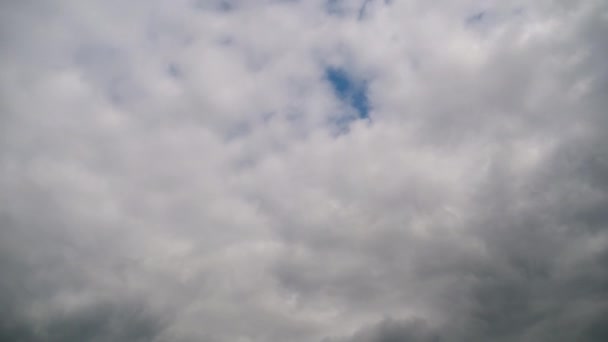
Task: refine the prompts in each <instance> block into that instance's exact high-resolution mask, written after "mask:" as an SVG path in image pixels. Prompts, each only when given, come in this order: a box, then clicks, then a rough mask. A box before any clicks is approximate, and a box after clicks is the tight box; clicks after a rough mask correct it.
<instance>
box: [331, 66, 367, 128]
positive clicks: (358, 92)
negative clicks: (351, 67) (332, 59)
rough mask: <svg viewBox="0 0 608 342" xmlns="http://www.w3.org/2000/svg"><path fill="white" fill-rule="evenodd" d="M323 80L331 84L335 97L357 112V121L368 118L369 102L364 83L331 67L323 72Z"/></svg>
mask: <svg viewBox="0 0 608 342" xmlns="http://www.w3.org/2000/svg"><path fill="white" fill-rule="evenodd" d="M325 78H326V79H327V81H328V82H329V83H330V84H331V86H332V88H333V90H334V93H335V95H336V96H337V97H338V98H339V99H340V100H341V101H342V102H345V103H346V104H348V105H349V106H351V107H352V108H354V109H355V110H356V111H357V114H358V118H359V119H368V118H369V100H368V98H367V83H366V82H365V81H362V80H357V79H355V78H354V77H353V76H352V75H349V74H348V73H347V72H346V71H345V70H343V69H340V68H333V67H329V68H327V69H326V70H325Z"/></svg>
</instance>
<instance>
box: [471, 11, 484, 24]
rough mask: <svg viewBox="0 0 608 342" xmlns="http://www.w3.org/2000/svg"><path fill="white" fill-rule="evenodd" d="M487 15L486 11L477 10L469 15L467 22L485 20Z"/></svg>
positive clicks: (473, 22)
mask: <svg viewBox="0 0 608 342" xmlns="http://www.w3.org/2000/svg"><path fill="white" fill-rule="evenodd" d="M485 16H486V12H485V11H480V12H477V13H475V14H473V15H471V16H469V17H467V19H466V22H467V24H475V23H479V22H481V21H483V19H484V17H485Z"/></svg>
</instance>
